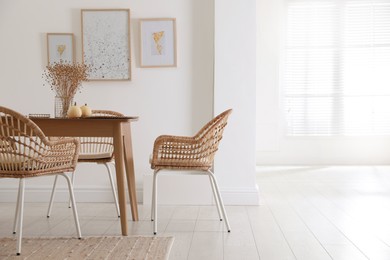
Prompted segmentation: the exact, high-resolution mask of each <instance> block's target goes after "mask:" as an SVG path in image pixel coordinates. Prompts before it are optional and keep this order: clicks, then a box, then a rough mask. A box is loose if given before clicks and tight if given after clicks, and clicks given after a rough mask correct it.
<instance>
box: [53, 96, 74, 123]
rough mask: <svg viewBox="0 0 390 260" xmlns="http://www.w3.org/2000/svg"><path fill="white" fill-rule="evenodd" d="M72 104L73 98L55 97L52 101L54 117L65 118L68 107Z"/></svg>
mask: <svg viewBox="0 0 390 260" xmlns="http://www.w3.org/2000/svg"><path fill="white" fill-rule="evenodd" d="M72 103H73V97H59V96H56V97H55V101H54V117H56V118H61V117H66V116H67V113H68V110H69V107H70V106H71V105H72Z"/></svg>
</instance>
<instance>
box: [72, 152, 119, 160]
mask: <svg viewBox="0 0 390 260" xmlns="http://www.w3.org/2000/svg"><path fill="white" fill-rule="evenodd" d="M111 157H112V153H110V152H104V153H81V154H80V155H79V160H99V159H111Z"/></svg>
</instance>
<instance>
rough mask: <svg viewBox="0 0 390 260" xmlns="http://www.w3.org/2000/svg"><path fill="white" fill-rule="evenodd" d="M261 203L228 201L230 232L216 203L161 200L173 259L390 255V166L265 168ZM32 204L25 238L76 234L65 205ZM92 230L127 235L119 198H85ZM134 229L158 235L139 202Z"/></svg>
mask: <svg viewBox="0 0 390 260" xmlns="http://www.w3.org/2000/svg"><path fill="white" fill-rule="evenodd" d="M257 180H258V184H259V188H260V191H261V201H262V205H260V206H228V207H227V213H228V216H229V219H230V224H231V226H232V233H230V234H229V233H227V232H226V228H225V226H224V223H223V222H220V221H219V220H218V214H217V212H216V209H215V207H213V206H178V207H175V206H160V207H159V218H160V219H159V235H161V236H167V235H172V236H174V237H175V242H174V246H173V249H172V251H171V257H170V259H180V260H181V259H197V260H198V259H202V260H203V259H240V260H241V259H262V260H274V259H275V260H279V259H304V260H319V259H345V260H359V259H386V260H389V259H390V225H389V223H390V167H388V166H375V167H374V166H367V167H340V166H339V167H261V168H258V175H257ZM14 207H15V205H14V204H12V203H0V237H4V236H12V222H13V217H14ZM46 209H47V205H46V204H44V203H27V204H26V207H25V221H24V235H25V236H30V237H31V236H72V235H75V228H74V223H73V218H72V212H71V210H70V209H68V208H67V206H66V205H65V203H57V204H55V206H54V209H53V212H52V217H51V218H49V219H47V218H46V217H45V214H46ZM78 209H79V216H80V222H81V225H82V227H81V228H82V232H83V235H84V236H101V235H119V234H120V224H119V220H118V218H117V217H116V216H115V215H116V213H115V208H114V205H113V204H107V203H79V204H78ZM139 211H140V218H141V221H139V222H132V221H129V225H130V230H129V233H130V234H131V235H152V228H153V227H152V222H151V221H150V208H149V207H146V206H142V205H140V206H139Z"/></svg>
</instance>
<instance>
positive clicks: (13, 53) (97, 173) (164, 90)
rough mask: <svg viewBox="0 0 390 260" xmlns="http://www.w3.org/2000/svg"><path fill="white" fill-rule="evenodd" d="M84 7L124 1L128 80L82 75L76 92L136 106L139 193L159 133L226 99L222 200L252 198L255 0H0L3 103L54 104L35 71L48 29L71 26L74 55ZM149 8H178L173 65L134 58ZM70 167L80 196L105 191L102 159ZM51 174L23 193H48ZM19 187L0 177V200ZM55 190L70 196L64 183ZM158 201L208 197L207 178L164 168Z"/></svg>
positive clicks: (132, 109) (91, 99)
mask: <svg viewBox="0 0 390 260" xmlns="http://www.w3.org/2000/svg"><path fill="white" fill-rule="evenodd" d="M87 8H129V9H130V10H131V47H132V60H133V63H132V69H133V70H132V71H133V73H132V81H130V82H86V83H84V84H83V88H82V92H81V93H79V94H77V96H76V101H78V102H79V103H85V102H87V103H88V104H89V106H90V107H92V108H100V109H112V110H117V111H120V112H122V113H124V114H127V115H138V116H140V120H139V121H138V122H136V123H134V124H133V126H132V135H133V149H134V159H135V170H136V181H137V191H138V199H139V200H142V191H144V195H145V198H144V200H145V203H149V202H150V194H151V192H150V184H151V183H150V181H151V178H150V174H151V173H152V170H151V169H150V166H149V163H148V160H149V154H150V153H151V151H152V147H153V141H154V139H155V138H156V137H157V136H158V135H160V134H174V135H176V134H177V135H192V134H194V133H195V132H196V131H197V130H198V129H199V128H200V127H201V126H203V125H204V124H205V123H206V122H208V121H209V120H210V119H211V118H212V116H213V114H218V113H220V112H222V111H223V110H225V109H227V108H229V107H232V108H233V109H234V112H233V115H232V117H231V120H230V122H229V126H228V128H227V130H226V134H225V137H224V140H223V142H222V144H221V147H220V151H219V152H218V154H217V156H216V165H215V174H216V175H217V178H218V180H219V182H220V188H221V191H222V196H223V197H224V199H225V203H226V204H257V203H258V192H257V187H256V184H255V87H256V86H255V65H256V64H255V56H254V55H255V52H256V45H255V41H256V39H255V15H256V14H255V0H250V1H234V0H229V1H222V0H218V1H215V3H214V1H210V0H164V1H153V0H132V1H126V2H125V1H121V0H96V1H93V2H91V1H88V0H66V1H53V0H34V1H30V0H14V1H0V35H1V41H0V90H1V94H0V104H1V105H3V106H7V107H10V108H13V109H15V110H17V111H20V112H21V113H24V114H28V113H51V114H52V113H53V110H54V109H53V106H54V94H53V93H52V92H51V90H50V89H49V88H48V87H44V86H43V83H44V82H43V80H42V78H41V75H42V72H43V70H44V68H45V66H46V61H47V57H46V33H47V32H73V33H74V34H75V39H76V53H77V60H79V61H80V60H81V28H80V9H87ZM152 17H175V18H176V21H177V45H178V50H177V53H178V67H177V68H154V69H145V68H144V69H141V68H139V43H138V40H139V38H138V35H139V31H138V19H139V18H152ZM214 18H215V20H214ZM214 21H215V23H214ZM232 29H234V31H233V32H234V33H233V34H231V33H232ZM244 29H245V30H244ZM214 30H215V34H214ZM214 41H215V46H214ZM214 49H215V68H214ZM214 70H215V71H216V76H215V85H216V87H215V93H214ZM237 148H239V149H240V152H239V153H240V154H239V155H238V153H237V150H236V149H237ZM237 155H238V156H237ZM77 172H78V175H77V177H76V183H77V184H76V196H77V200H78V201H111V193H110V190H109V185H108V180H107V177H106V174H105V170H104V167H101V166H96V165H93V164H83V165H79V166H78V170H77ZM91 175H93V177H91ZM52 179H53V178H52V177H50V178H38V179H36V180H31V181H28V182H27V194H29V195H27V200H33V201H48V199H49V192H50V187H51V184H52ZM16 187H17V181H16V180H4V179H2V180H0V201H12V200H15V197H16ZM62 187H63V188H62V191H64V185H62ZM60 195H61V196H62V200H65V199H66V198H67V196H66V193H65V192H63V193H61V194H60ZM61 196H59V197H61ZM159 202H161V203H162V204H210V203H212V202H213V200H212V195H211V190H210V186H209V183H208V178H207V177H203V176H202V177H199V176H191V177H188V176H185V177H184V176H183V177H182V178H180V177H177V176H161V177H160V185H159Z"/></svg>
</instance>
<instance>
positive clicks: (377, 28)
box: [282, 0, 390, 136]
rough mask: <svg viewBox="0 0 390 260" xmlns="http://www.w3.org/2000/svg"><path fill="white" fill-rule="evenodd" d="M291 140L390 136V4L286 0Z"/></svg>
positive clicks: (356, 0) (286, 100) (361, 0)
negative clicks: (298, 137) (293, 138)
mask: <svg viewBox="0 0 390 260" xmlns="http://www.w3.org/2000/svg"><path fill="white" fill-rule="evenodd" d="M286 2H287V9H286V11H287V21H286V30H285V32H286V37H285V51H284V66H283V67H284V70H283V71H284V73H283V81H282V82H283V93H284V108H285V114H286V120H287V134H288V135H292V136H335V135H389V134H390V0H286Z"/></svg>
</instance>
